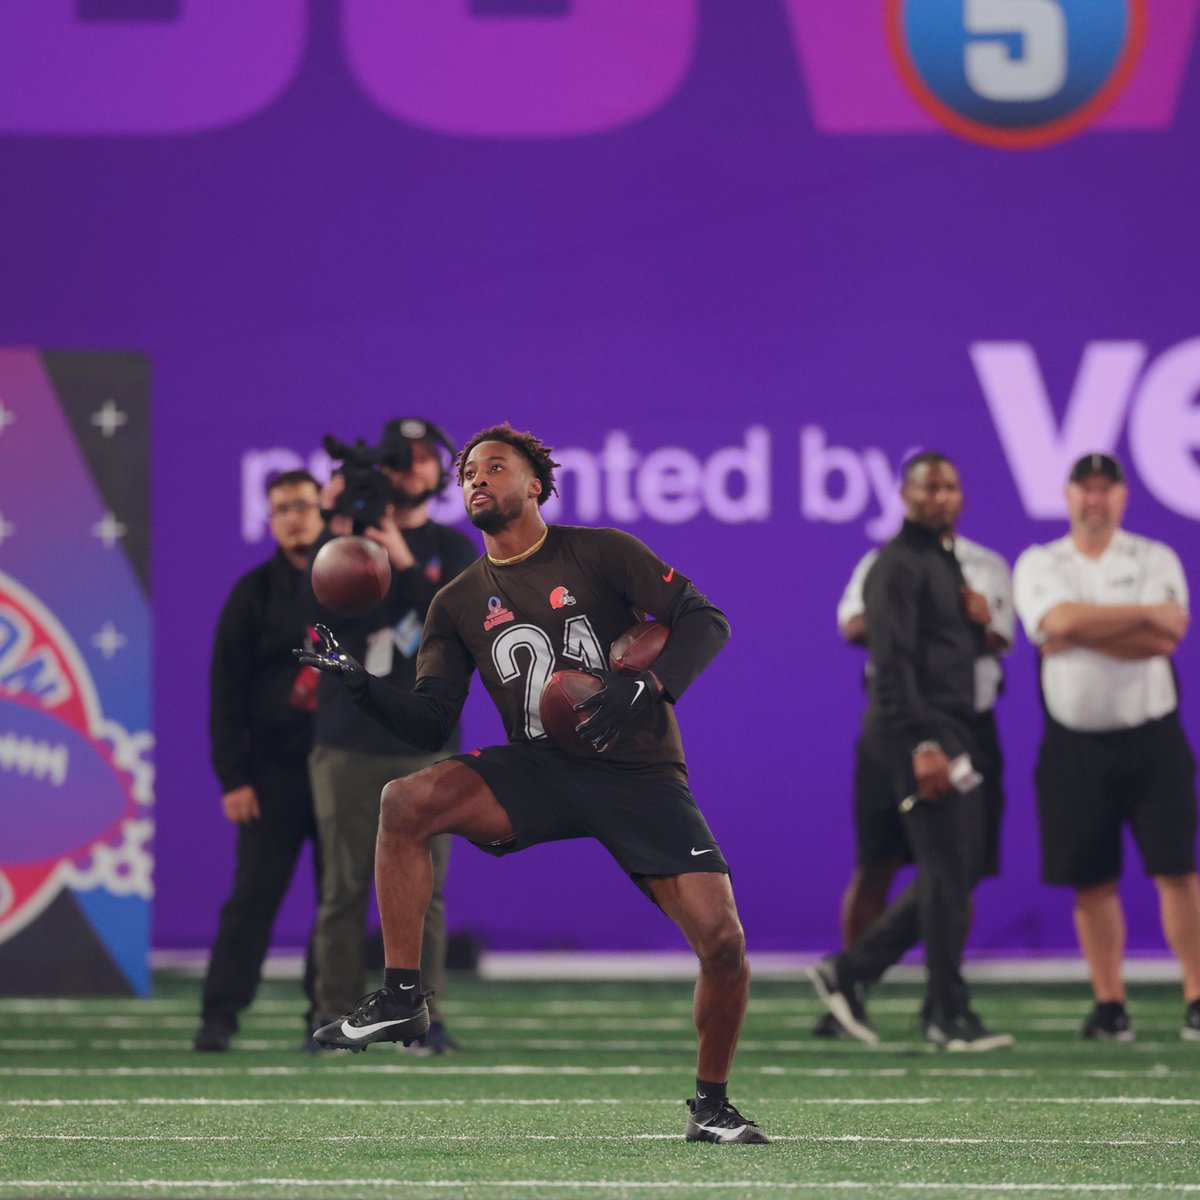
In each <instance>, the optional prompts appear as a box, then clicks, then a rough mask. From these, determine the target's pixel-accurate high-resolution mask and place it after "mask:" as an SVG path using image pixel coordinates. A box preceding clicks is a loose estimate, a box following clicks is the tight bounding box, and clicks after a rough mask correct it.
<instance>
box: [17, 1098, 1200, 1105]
mask: <svg viewBox="0 0 1200 1200" xmlns="http://www.w3.org/2000/svg"><path fill="white" fill-rule="evenodd" d="M627 1103H629V1101H627V1100H622V1099H617V1098H616V1097H602V1098H599V1099H597V1098H590V1097H589V1098H580V1097H569V1098H563V1097H561V1096H553V1097H540V1098H536V1099H516V1098H513V1097H482V1096H480V1097H473V1098H470V1099H453V1100H452V1099H445V1098H430V1097H423V1098H420V1099H417V1098H413V1099H392V1098H388V1099H375V1100H372V1099H366V1098H361V1097H341V1096H279V1097H242V1098H236V1099H233V1098H228V1097H207V1096H134V1097H104V1098H96V1099H86V1100H85V1099H79V1100H75V1099H62V1098H51V1099H38V1098H32V1097H25V1098H22V1099H6V1100H0V1105H3V1106H4V1107H6V1108H88V1107H121V1106H130V1105H132V1106H140V1107H151V1108H153V1107H164V1108H170V1107H198V1108H205V1107H209V1108H265V1107H269V1106H272V1105H287V1104H298V1105H303V1106H308V1107H314V1108H323V1107H330V1108H340V1107H348V1108H355V1107H361V1108H394V1107H420V1106H421V1105H435V1104H436V1105H455V1106H464V1105H471V1104H479V1105H489V1106H493V1105H501V1104H504V1105H517V1106H527V1105H563V1106H571V1105H597V1104H627ZM638 1103H639V1104H677V1103H678V1101H676V1100H657V1099H656V1100H640V1101H638ZM746 1103H747V1104H765V1103H769V1101H766V1100H763V1099H761V1098H760V1099H749V1100H747V1101H746ZM787 1103H789V1104H803V1105H809V1106H825V1107H838V1106H842V1105H844V1106H847V1107H862V1108H875V1107H878V1108H884V1107H888V1106H897V1105H900V1106H923V1105H930V1104H947V1105H953V1106H954V1107H956V1108H957V1107H965V1106H967V1105H980V1104H983V1105H995V1104H1021V1105H1038V1104H1053V1105H1078V1106H1083V1105H1091V1104H1099V1105H1129V1106H1140V1107H1151V1106H1153V1107H1159V1108H1196V1107H1200V1098H1197V1099H1188V1100H1183V1099H1179V1098H1177V1097H1173V1096H1094V1097H1087V1096H882V1097H865V1096H819V1097H818V1096H812V1097H807V1096H805V1097H793V1098H791V1099H789V1100H788V1101H787Z"/></svg>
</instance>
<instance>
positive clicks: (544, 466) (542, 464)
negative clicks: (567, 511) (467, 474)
mask: <svg viewBox="0 0 1200 1200" xmlns="http://www.w3.org/2000/svg"><path fill="white" fill-rule="evenodd" d="M480 442H504V443H505V445H508V446H511V447H512V448H513V449H514V450H518V451H520V453H521V454H523V455H524V456H525V458H526V459H527V460H528V461H529V465H530V466H531V467H532V468H533V473H534V475H536V476H537V478H538V480H539V481H540V483H541V485H542V494H541V495H540V496H538V498H537V502H538V504H539V505H542V504H545V503H546V501H547V500H549V499H550V496H551V493H552V492H554V491H555V487H554V468H555V467H557V466H559V464H558V463H556V462H555V461H554V459H552V458H551V457H550V447H549V446H547V445H546V444H545V443H544V442H543V441H542V440H541V438H538V437H535V436H534V435H533V434H532V433H521V432H519V431H518V430H516V429H514V428H513V427H512V426H511V425H510V424H509V423H508V422H507V421H505V422H504V424H503V425H493V426H492V427H491V428H490V429H481V430H480V431H479V432H478V433H477V434H476V435H475V436H474V437H473V438H472V439H471V440H470V441H469V442H468V443H467V444H466V445H465V446H464V447H463V448H462V452H461V453H460V454H459V456H458V458H457V460H456V461H455V470H456V471H457V475H458V484H459V487H461V486H462V482H463V468H464V467H465V466H466V462H467V458H468V457H469V455H470V453H471V451H472V450H474V449H475V447H476V446H478V445H479V443H480Z"/></svg>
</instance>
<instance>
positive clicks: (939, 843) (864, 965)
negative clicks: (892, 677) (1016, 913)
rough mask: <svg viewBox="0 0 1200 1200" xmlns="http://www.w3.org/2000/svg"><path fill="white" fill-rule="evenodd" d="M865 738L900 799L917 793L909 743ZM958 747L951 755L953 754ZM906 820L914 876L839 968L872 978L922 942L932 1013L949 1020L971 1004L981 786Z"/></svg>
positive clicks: (919, 809)
mask: <svg viewBox="0 0 1200 1200" xmlns="http://www.w3.org/2000/svg"><path fill="white" fill-rule="evenodd" d="M960 740H961V741H962V742H963V746H962V748H965V749H967V752H968V753H970V752H971V751H972V749H973V746H972V743H971V739H970V735H969V734H966V735H965V736H964V737H963V738H962V739H957V738H956V739H955V741H956V742H957V741H960ZM864 742H865V743H866V745H867V747H869V749H870V750H871V752H873V753H875V754H876V755H878V756H879V757H880V759H881V761H885V762H887V763H890V764H891V768H892V777H893V779H894V780H895V783H896V802H897V804H898V803H899V802H900V800H901V799H902V798H903V797H904V796H907V795H912V794H913V793H914V792H915V791H916V783H915V781H914V779H913V775H912V762H911V759H910V757H909V755H908V753H907V748H906V747H903V746H898V745H897V744H895V743H894V742H893V741H892V740H891V739H887V738H884V737H876V736H872V735H871V734H870V733H866V734H864ZM958 749H959V747H957V746H956V748H955V749H954V750H953V751H950V750H948V753H950V754H951V757H953V756H954V754H955V753H957V752H958ZM972 758H974V754H972ZM903 820H904V832H905V836H906V837H907V838H908V844H909V846H910V847H911V848H912V854H913V861H914V863H915V865H916V876H915V877H914V879H913V881H912V883H910V884H909V885H908V887H906V888H905V889H904V890H903V891H902V892H901V893H900V894H899V895H898V896H897V897H896V899H895V900H893V901H892V903H891V904H890V905H889V906H888V907H887V908H886V909H885V910H884V912H883V913H882V914H880V916H879V918H878V919H877V920H876V921H875V922H874V924H873V925H871V927H870V928H869V929H868V930H867V931H866V932H865V933H864V934H863V935H862V936H861V937H860V938H859V939H858V941H856V942H855V943H854V945H853V946H851V947H850V948H849V949H848V950H847V951H845V952H844V953H843V954H842V955H841V956H840V957H839V958H838V969H839V972H840V974H841V976H842V978H843V979H845V980H846V981H848V982H854V983H864V984H871V983H874V982H875V981H876V980H878V979H879V978H880V976H881V975H883V973H884V971H886V970H887V969H888V967H890V966H892V965H893V964H894V963H896V962H898V961H899V959H900V958H901V957H902V956H903V955H904V954H906V953H907V952H908V951H909V950H911V949H912V948H913V946H915V945H916V944H917V942H918V941H920V942H923V943H924V945H925V970H926V974H927V977H928V997H927V999H928V1002H929V1006H930V1009H931V1013H932V1014H933V1015H934V1016H935V1017H937V1018H939V1019H940V1018H950V1017H954V1016H957V1015H959V1014H961V1013H963V1012H965V1011H966V1010H967V1009H968V1007H969V993H968V989H967V985H966V982H965V980H964V979H963V976H962V957H963V948H964V947H965V945H966V941H967V932H968V930H969V928H970V923H971V891H972V889H973V888H974V887H975V884H976V883H977V882H978V881H979V878H980V873H981V871H982V867H983V841H984V838H983V829H984V817H983V790H982V788H975V789H974V790H972V791H970V792H967V793H965V794H960V793H958V792H951V793H950V794H949V795H947V796H945V797H943V798H942V799H941V800H940V801H938V802H937V803H933V804H924V803H918V804H916V805H914V806H913V807H912V809H911V810H910V811H909V812H907V813H906V814H904V817H903Z"/></svg>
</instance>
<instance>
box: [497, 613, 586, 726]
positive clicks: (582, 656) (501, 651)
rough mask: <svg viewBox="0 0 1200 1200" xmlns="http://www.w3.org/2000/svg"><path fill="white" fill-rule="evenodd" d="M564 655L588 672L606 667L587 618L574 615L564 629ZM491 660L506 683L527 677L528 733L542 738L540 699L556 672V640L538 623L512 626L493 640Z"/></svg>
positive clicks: (526, 719) (526, 712)
mask: <svg viewBox="0 0 1200 1200" xmlns="http://www.w3.org/2000/svg"><path fill="white" fill-rule="evenodd" d="M563 657H564V658H568V659H570V660H571V661H572V662H576V663H578V664H579V665H580V666H581V667H585V668H586V669H587V670H589V671H599V670H602V669H603V668H604V665H605V659H604V651H602V650H601V649H600V643H599V641H598V640H597V638H596V631H595V630H594V629H593V628H592V623H591V621H589V620H588V619H587V617H572V618H571V619H570V620H569V621H568V622H567V624H566V627H565V628H564V629H563ZM492 663H493V664H494V665H495V668H496V673H497V674H498V675H499V676H500V679H501V681H502V682H503V683H511V682H512V681H513V680H514V679H519V678H520V677H521V676H522V675H524V676H525V734H526V736H527V737H530V738H539V737H541V736H542V735H543V734H544V733H545V732H546V731H545V730H544V729H543V728H542V718H541V714H540V713H539V712H538V701H539V700H541V698H542V688H544V687H545V686H546V680H547V679H549V678H550V676H551V675H553V674H554V643H553V642H551V640H550V635H549V634H548V633H547V632H546V631H545V630H544V629H539V628H538V627H537V626H536V625H510V626H508V628H507V629H505V630H504V632H503V633H502V634H500V636H499V637H498V638H497V639H496V640H495V641H494V642H493V643H492Z"/></svg>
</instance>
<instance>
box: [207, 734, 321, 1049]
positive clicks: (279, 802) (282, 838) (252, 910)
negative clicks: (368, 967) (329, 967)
mask: <svg viewBox="0 0 1200 1200" xmlns="http://www.w3.org/2000/svg"><path fill="white" fill-rule="evenodd" d="M252 784H253V786H254V790H255V792H256V793H257V794H258V803H259V808H260V809H261V810H262V816H261V817H260V818H259V819H258V820H257V821H251V822H250V823H249V824H248V825H239V826H238V832H237V865H236V867H235V869H234V875H233V892H232V893H231V894H230V897H229V899H228V900H226V901H225V904H224V906H223V907H222V909H221V919H220V923H219V925H218V927H217V937H216V941H215V942H214V943H213V948H212V956H211V958H210V959H209V963H208V974H207V975H206V976H205V978H204V992H203V1001H202V1008H201V1018H202V1020H204V1021H205V1022H206V1023H211V1024H215V1025H223V1026H225V1027H227V1028H229V1029H236V1028H237V1025H238V1020H237V1014H238V1013H239V1012H241V1010H242V1009H244V1008H248V1007H249V1005H250V1003H251V1001H253V999H254V995H255V993H256V992H257V991H258V981H259V977H260V976H261V974H262V965H263V960H264V959H265V958H266V956H267V950H268V948H269V947H270V944H271V930H272V929H273V927H274V925H275V915H276V913H278V911H279V906H280V905H281V904H282V903H283V898H284V896H285V895H286V894H287V890H288V886H289V885H290V884H291V882H292V875H293V874H294V873H295V870H296V862H297V860H298V859H299V857H300V851H301V850H302V849H303V848H304V843H305V841H306V840H311V841H312V844H313V858H314V862H315V865H316V873H317V887H318V893H319V891H320V874H321V865H320V853H319V846H318V843H317V836H316V823H315V821H314V819H313V802H312V792H311V790H310V788H309V784H308V764H307V762H306V760H305V758H304V756H303V755H301V756H300V757H299V759H298V761H296V762H288V763H262V764H258V765H257V766H256V767H255V768H254V778H253V780H252ZM312 977H313V970H312V943H311V940H310V943H309V948H308V954H307V956H306V960H305V966H304V992H305V995H307V996H308V999H309V1013H310V1014H311V1012H312V995H313V993H312V982H313V978H312Z"/></svg>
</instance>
